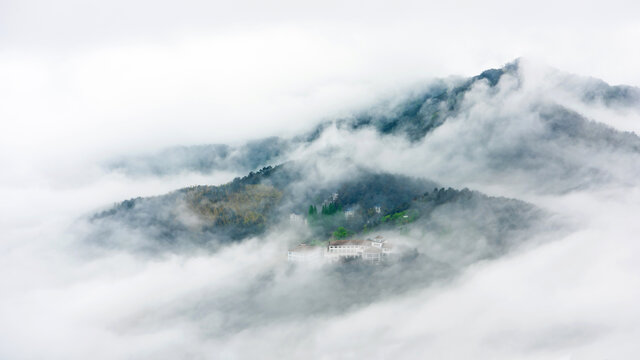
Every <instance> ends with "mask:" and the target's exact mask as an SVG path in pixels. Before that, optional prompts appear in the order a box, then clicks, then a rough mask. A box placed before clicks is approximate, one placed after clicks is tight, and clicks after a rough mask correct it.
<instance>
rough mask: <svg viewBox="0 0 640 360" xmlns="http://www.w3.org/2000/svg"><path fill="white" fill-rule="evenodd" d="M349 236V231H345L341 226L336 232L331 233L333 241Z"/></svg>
mask: <svg viewBox="0 0 640 360" xmlns="http://www.w3.org/2000/svg"><path fill="white" fill-rule="evenodd" d="M349 235H350V232H349V230H347V229H345V228H344V227H343V226H340V227H339V228H338V230H336V231H334V232H333V237H334V238H335V239H338V240H339V239H344V238H346V237H348V236H349Z"/></svg>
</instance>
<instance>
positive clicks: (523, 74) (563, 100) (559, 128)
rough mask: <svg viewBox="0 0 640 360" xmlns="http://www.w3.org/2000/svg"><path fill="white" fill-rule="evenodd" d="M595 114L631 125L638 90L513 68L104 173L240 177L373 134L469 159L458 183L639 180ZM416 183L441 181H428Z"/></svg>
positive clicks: (543, 187)
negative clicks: (284, 132)
mask: <svg viewBox="0 0 640 360" xmlns="http://www.w3.org/2000/svg"><path fill="white" fill-rule="evenodd" d="M594 109H595V110H598V109H604V110H606V111H609V112H612V113H614V114H619V113H632V114H636V116H637V115H638V114H640V89H638V88H635V87H630V86H611V85H609V84H607V83H605V82H603V81H600V80H597V79H593V78H585V77H580V76H575V75H571V74H567V73H563V72H560V71H557V70H554V69H545V70H544V71H542V72H540V71H538V72H536V71H533V70H531V69H530V67H528V65H527V63H526V62H525V61H522V60H516V61H514V62H512V63H509V64H507V65H505V66H504V67H502V68H497V69H489V70H486V71H484V72H482V73H481V74H479V75H477V76H474V77H471V78H467V79H459V78H450V79H442V80H435V81H432V82H430V83H427V84H425V85H424V86H423V87H422V88H419V89H418V90H414V91H412V92H410V93H408V94H406V95H403V96H399V97H396V98H394V99H389V101H384V102H382V103H380V104H379V105H377V106H374V107H373V108H370V109H364V110H360V111H356V112H354V114H353V115H352V116H349V117H345V118H341V119H336V120H334V121H329V122H323V123H321V124H319V125H318V126H317V127H316V128H315V129H313V130H312V131H310V132H309V133H306V134H300V135H298V136H296V137H293V138H288V139H283V138H277V137H274V138H266V139H262V140H255V141H251V142H248V143H246V144H243V145H238V146H228V145H203V146H193V147H180V148H171V149H167V150H164V151H162V152H160V153H157V154H150V155H146V156H139V157H133V158H129V159H119V160H114V161H112V162H110V163H109V164H108V165H107V167H108V168H109V169H111V170H114V169H115V170H118V171H122V172H125V173H126V174H129V175H132V176H137V175H145V174H146V175H154V174H155V175H171V174H175V173H179V172H184V171H196V172H202V173H209V172H211V171H221V170H222V171H235V172H237V173H239V174H242V173H247V172H249V171H255V170H257V169H260V168H262V167H264V166H275V165H277V164H280V163H284V162H287V161H289V160H291V159H293V158H295V156H294V154H297V153H299V152H301V151H303V152H304V151H310V149H312V150H311V151H315V152H317V153H323V154H324V156H332V153H335V152H336V151H338V152H339V151H340V149H339V148H338V149H336V148H335V147H334V148H331V147H327V146H326V145H324V139H325V138H326V136H327V134H330V133H332V132H334V131H338V132H339V134H341V135H340V136H343V135H344V136H346V135H347V134H355V136H356V137H357V136H358V135H357V134H359V133H361V132H366V131H371V130H373V131H375V132H376V133H377V134H378V136H379V138H380V140H379V141H380V142H381V144H382V143H384V140H383V139H385V138H390V139H398V138H401V139H407V140H408V141H409V142H410V143H411V144H412V146H413V147H416V148H418V147H422V148H424V152H428V151H437V152H439V153H440V154H441V155H444V156H445V157H462V158H465V159H468V161H469V163H468V164H465V165H464V166H459V167H458V168H457V169H455V171H456V177H455V178H456V179H457V178H462V177H475V176H476V175H475V174H482V173H487V170H488V171H490V172H491V174H493V173H495V172H498V173H500V174H502V176H504V177H505V178H506V179H508V178H514V180H513V181H511V182H513V183H521V184H522V186H526V187H529V188H538V189H540V191H551V192H556V193H564V192H569V191H573V190H578V189H582V188H584V187H588V186H590V187H593V186H599V185H601V184H605V183H609V182H612V181H613V182H620V183H627V182H629V181H630V179H631V178H635V177H636V176H640V174H638V173H637V172H631V173H630V172H627V171H620V168H621V167H624V166H625V164H627V163H629V162H632V161H633V160H632V158H633V157H635V156H636V155H637V154H638V151H639V149H640V138H639V137H638V136H637V135H636V134H635V133H632V132H624V131H620V130H617V129H615V128H613V127H611V126H609V125H607V124H604V123H602V122H601V121H599V120H600V119H598V118H592V116H593V115H592V114H596V115H598V116H602V115H599V114H600V113H599V112H598V111H600V110H598V111H594ZM604 110H603V111H604ZM454 128H455V129H454ZM448 129H452V130H448ZM444 137H448V138H444ZM345 141H349V140H345ZM393 141H395V140H393ZM436 143H437V145H436ZM381 146H385V145H381ZM436 146H437V148H436ZM369 166H371V167H373V168H375V165H369ZM477 167H478V168H477ZM538 174H543V175H544V178H545V179H551V180H552V181H547V180H542V177H541V176H537V175H538ZM443 175H446V174H443ZM534 175H535V176H534ZM422 176H423V177H427V178H433V177H438V178H440V177H441V176H440V174H436V173H433V172H431V173H425V174H424V175H422ZM481 176H482V175H481ZM492 176H493V175H492ZM516 178H517V179H516ZM522 179H524V181H521V180H522Z"/></svg>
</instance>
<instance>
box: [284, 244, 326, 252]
mask: <svg viewBox="0 0 640 360" xmlns="http://www.w3.org/2000/svg"><path fill="white" fill-rule="evenodd" d="M320 249H322V248H321V247H320V246H314V245H307V244H299V245H298V246H296V247H294V248H293V249H289V251H290V252H309V251H318V250H320Z"/></svg>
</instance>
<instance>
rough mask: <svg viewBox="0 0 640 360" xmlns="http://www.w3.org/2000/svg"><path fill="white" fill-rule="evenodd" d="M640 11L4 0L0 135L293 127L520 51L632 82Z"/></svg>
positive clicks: (152, 143) (157, 142) (628, 7)
mask: <svg viewBox="0 0 640 360" xmlns="http://www.w3.org/2000/svg"><path fill="white" fill-rule="evenodd" d="M638 13H640V4H639V3H638V2H637V1H620V0H613V1H600V2H595V1H591V2H589V1H560V2H559V1H535V2H534V1H529V2H526V3H525V2H511V1H483V2H478V1H452V2H448V1H437V2H426V1H393V2H384V1H366V2H364V1H362V2H358V1H317V2H315V1H314V2H308V1H305V2H299V1H270V2H264V1H247V0H241V1H233V2H222V1H193V0H192V1H181V2H169V1H121V0H115V1H70V0H62V1H56V2H51V1H13V0H5V1H2V2H1V3H0V44H1V46H0V101H1V102H2V104H3V106H2V109H0V117H2V119H3V120H2V125H0V126H2V128H1V130H2V131H1V134H0V143H1V144H2V145H0V146H1V147H2V150H3V152H7V151H11V152H14V151H20V152H23V153H32V152H34V151H35V152H40V150H42V149H47V150H48V151H52V149H53V148H55V151H57V152H63V153H64V154H66V155H67V156H70V155H71V154H74V153H77V150H78V149H83V153H84V154H88V153H91V154H92V155H99V154H104V152H105V151H108V152H112V151H116V150H120V151H125V152H126V151H132V150H135V151H139V150H141V149H149V148H158V147H163V146H167V145H175V144H192V143H209V142H229V141H238V140H242V139H246V138H256V137H261V136H263V135H272V134H281V133H283V132H286V131H287V130H289V131H290V132H295V131H298V130H300V129H304V128H307V127H308V126H309V124H310V123H312V122H315V121H318V120H321V119H323V118H327V117H332V116H334V115H335V114H339V113H342V112H345V111H349V110H352V109H354V108H357V107H359V106H362V105H366V104H368V103H370V102H371V101H373V100H374V99H376V98H377V97H379V96H385V95H388V94H390V93H391V94H392V93H394V92H396V91H399V90H401V89H403V88H404V87H406V86H411V85H412V84H415V83H417V82H418V83H419V82H421V81H424V80H425V79H428V78H432V77H443V76H448V75H464V76H469V75H474V74H477V73H479V72H480V71H482V70H484V69H487V68H490V67H499V66H502V65H503V64H504V63H506V62H509V61H511V60H513V59H515V58H517V57H520V56H524V57H528V58H531V59H534V60H537V61H540V62H543V63H546V64H548V65H551V66H554V67H557V68H560V69H562V70H565V71H569V72H574V73H578V74H582V75H589V76H594V77H599V78H602V79H604V80H605V81H608V82H610V83H614V84H618V83H625V84H631V85H640V70H638V67H637V64H638V63H640V48H639V47H638V46H637V45H636V44H638V43H640V22H639V21H638V16H637V14H638ZM31 156H35V155H31ZM36 157H40V156H36ZM5 160H6V159H5Z"/></svg>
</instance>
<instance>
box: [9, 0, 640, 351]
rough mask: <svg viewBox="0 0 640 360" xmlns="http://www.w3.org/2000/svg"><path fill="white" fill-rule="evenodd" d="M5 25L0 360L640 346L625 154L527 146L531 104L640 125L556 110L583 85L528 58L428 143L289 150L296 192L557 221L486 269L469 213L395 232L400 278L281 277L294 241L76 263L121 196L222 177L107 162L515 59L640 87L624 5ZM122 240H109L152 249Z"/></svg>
mask: <svg viewBox="0 0 640 360" xmlns="http://www.w3.org/2000/svg"><path fill="white" fill-rule="evenodd" d="M1 6H2V7H3V10H6V11H0V13H2V15H1V16H2V21H0V23H2V24H3V25H2V28H3V31H2V34H3V35H1V36H0V41H2V43H3V44H5V45H6V46H3V50H2V51H1V52H0V80H2V81H1V82H0V83H1V85H0V101H1V102H2V104H3V106H2V109H1V110H0V117H1V118H2V119H3V121H2V122H1V123H0V166H1V167H2V169H3V171H1V172H0V196H1V197H2V199H3V202H2V203H0V239H2V241H1V242H0V288H1V289H2V294H3V296H2V298H1V299H0V357H1V358H12V359H13V358H42V357H46V358H52V359H58V358H59V359H74V358H87V357H92V358H104V359H114V358H160V359H162V358H167V359H170V358H203V359H206V358H247V357H280V358H300V357H310V358H356V357H357V358H360V357H365V356H368V357H372V358H388V357H396V358H415V356H416V354H429V355H431V356H432V357H436V358H438V357H440V358H442V357H447V358H469V357H476V358H493V359H512V358H524V359H540V358H602V357H612V358H633V357H634V356H635V354H636V353H637V345H635V339H637V337H638V332H639V326H640V317H639V313H638V311H637V310H636V308H637V306H636V304H637V303H638V300H639V298H640V296H639V295H640V291H639V289H640V286H639V285H640V284H638V281H637V279H636V278H637V276H636V274H637V273H638V268H637V266H636V265H635V262H634V259H633V254H635V253H637V251H638V246H637V244H636V243H637V242H636V234H638V233H639V230H640V229H638V226H637V225H636V223H637V222H636V221H635V215H636V214H638V213H639V212H640V209H639V208H638V205H637V204H638V203H640V202H639V200H640V198H639V197H638V196H639V195H640V190H639V188H638V182H637V179H638V176H637V175H638V169H637V166H636V163H637V152H634V151H630V150H628V148H627V149H625V148H624V145H625V144H621V143H616V144H613V145H612V144H608V145H607V146H601V145H602V144H600V145H598V146H591V145H590V143H589V142H585V141H583V140H581V139H572V138H570V137H566V136H565V137H562V136H561V137H559V138H546V137H545V136H547V135H549V132H548V128H547V127H546V126H547V125H548V124H549V121H550V120H548V119H547V120H545V118H544V117H541V116H540V112H539V108H536V107H535V106H532V104H533V103H544V102H545V101H550V100H553V101H555V102H557V103H558V104H560V105H562V106H565V107H566V108H567V109H569V110H571V111H573V112H575V113H578V114H582V115H585V116H586V117H587V118H589V119H594V120H597V121H598V122H601V123H605V124H608V125H611V126H613V127H614V128H616V129H619V130H624V131H636V132H637V131H638V128H637V121H636V120H637V117H638V113H637V111H636V110H635V109H633V108H623V107H619V106H605V105H604V104H601V103H598V102H595V103H585V102H584V101H582V100H581V99H579V98H578V97H577V96H576V95H575V90H576V89H577V90H580V89H581V87H582V86H583V85H582V84H580V83H579V82H578V83H577V84H576V85H575V88H574V87H571V88H569V89H567V88H563V87H562V86H560V85H562V84H563V82H562V79H564V78H563V77H562V76H559V75H558V74H557V73H555V72H554V71H549V70H546V69H545V68H543V67H536V66H535V64H525V65H523V68H522V71H523V72H522V73H521V74H520V75H521V76H522V80H523V81H522V82H519V80H518V79H515V78H513V77H509V76H506V77H504V78H503V79H502V80H501V82H500V83H499V85H498V87H497V88H491V87H489V86H488V85H487V84H485V83H479V84H477V85H476V86H475V87H474V88H473V89H472V90H471V92H470V93H469V94H468V95H467V96H466V97H465V100H464V102H463V109H464V111H462V112H461V113H460V114H459V115H458V116H456V117H454V118H451V119H449V120H448V121H447V122H446V123H445V124H444V125H442V126H441V127H440V128H437V129H436V130H435V131H433V132H432V133H430V134H428V135H427V136H426V138H425V139H424V140H421V141H418V142H411V141H408V140H407V139H405V138H404V137H401V136H396V135H389V136H381V135H379V134H378V133H376V132H374V131H372V130H369V129H364V130H359V131H348V130H346V129H344V128H341V127H338V126H331V127H329V128H328V129H327V130H326V131H325V132H323V133H322V135H321V136H320V138H319V139H318V140H317V141H315V142H313V143H312V144H310V145H302V146H299V147H298V148H296V149H294V150H293V151H292V152H291V153H290V154H288V156H289V159H293V160H302V161H304V160H307V161H309V164H313V166H310V169H309V170H310V172H311V180H310V181H309V182H308V183H305V185H307V184H312V185H321V184H326V183H327V182H330V181H332V180H336V179H340V178H343V177H348V176H349V174H350V172H351V171H353V170H354V169H359V168H361V167H364V168H373V169H378V170H384V171H388V172H392V173H397V174H405V175H409V176H419V177H427V178H430V179H432V180H435V181H438V182H439V183H442V184H443V185H446V186H455V187H458V188H463V187H470V188H472V189H477V190H481V191H483V192H485V193H488V194H490V195H495V196H508V197H514V198H518V199H523V200H526V201H529V202H531V203H533V204H535V205H536V206H539V207H541V208H543V209H544V210H547V211H549V212H550V213H552V214H554V219H553V220H555V221H557V222H560V223H561V224H562V225H563V226H562V227H561V228H560V230H561V231H556V230H558V229H555V228H554V229H544V230H551V231H547V232H545V231H541V230H540V229H538V228H534V229H529V230H530V231H525V233H524V234H521V235H522V237H523V239H524V238H526V239H527V241H526V242H525V243H524V244H523V245H522V246H521V247H518V248H516V249H515V250H514V251H513V252H510V253H508V254H507V255H505V256H500V257H497V258H496V257H494V258H492V259H488V258H485V257H479V256H478V254H484V253H483V251H484V250H486V248H483V244H484V241H485V240H486V239H484V238H482V237H473V238H472V237H471V236H470V234H469V233H468V232H467V230H468V229H466V228H464V226H463V225H465V223H466V222H465V220H469V221H478V222H479V223H480V224H484V222H483V221H487V223H488V224H492V223H491V221H492V219H491V217H490V216H486V214H485V213H483V210H484V209H479V210H477V211H471V212H465V211H464V209H462V210H460V209H442V210H441V211H440V212H438V213H436V214H435V215H434V218H435V219H436V220H434V221H436V222H437V223H439V224H442V223H447V224H449V225H451V226H452V227H453V228H454V229H458V230H457V231H458V232H455V231H454V235H456V236H450V237H440V236H437V234H435V233H434V232H433V231H431V232H429V231H426V232H424V233H420V232H413V233H411V232H410V233H409V234H404V235H401V234H393V233H391V234H389V236H397V239H398V242H400V243H402V242H405V243H406V244H407V246H408V247H416V248H417V249H418V250H419V256H424V257H419V260H420V261H416V260H415V259H414V260H412V259H413V258H411V253H410V252H408V253H407V254H406V255H407V257H406V258H405V260H404V261H407V262H410V261H415V263H412V264H414V266H415V267H413V270H414V271H407V269H408V268H407V267H404V266H402V265H401V262H398V263H393V264H391V265H390V266H389V268H385V269H382V270H379V271H378V272H376V274H377V275H378V278H375V277H373V279H372V278H371V277H370V276H368V274H363V273H362V269H360V270H359V271H358V270H357V269H356V270H353V272H352V273H348V272H341V271H340V270H336V269H333V268H322V269H319V270H318V269H305V268H298V269H292V268H290V267H288V266H287V265H286V263H285V262H284V256H285V249H286V248H287V246H288V245H289V244H290V243H295V242H296V240H297V239H298V238H299V236H300V233H298V232H296V230H295V229H287V230H282V232H272V233H268V234H266V235H264V236H262V237H259V238H253V239H249V240H247V241H245V242H242V243H239V244H235V245H232V246H229V247H225V248H222V249H218V251H216V252H208V251H195V252H192V253H188V254H180V253H177V254H176V253H174V254H161V255H159V256H146V257H145V256H141V255H140V254H133V253H129V252H127V251H124V250H123V249H120V248H117V247H116V248H115V249H111V251H104V250H103V249H100V248H96V247H91V246H88V245H86V243H85V242H84V241H85V240H86V236H87V234H90V233H91V230H93V228H92V227H91V225H89V224H86V223H84V222H83V221H82V218H83V217H85V216H86V215H87V214H91V213H93V212H94V211H97V210H100V209H104V208H105V207H107V206H109V205H110V204H112V203H114V202H116V201H120V200H123V199H126V198H131V197H135V196H152V195H159V194H163V193H166V192H168V191H171V190H173V189H176V188H180V187H183V186H188V185H194V184H205V183H206V184H221V183H224V182H226V181H229V180H230V179H232V178H233V177H234V176H238V175H241V173H240V172H238V171H237V169H235V168H233V167H230V168H229V169H225V170H224V171H213V172H212V173H207V174H202V173H198V172H190V171H183V172H177V173H170V174H168V175H166V176H164V177H161V178H156V177H152V176H151V177H139V176H130V175H131V174H126V173H124V174H123V173H119V172H112V171H111V170H112V169H105V167H104V166H103V165H104V163H105V162H109V161H111V160H112V159H114V158H130V157H131V158H134V159H140V156H139V155H140V154H148V153H157V152H158V151H160V149H164V148H165V147H167V146H173V145H194V144H208V143H231V144H232V145H238V144H242V143H244V142H245V141H247V140H250V139H256V138H262V137H265V136H273V135H282V136H285V137H286V136H290V135H295V134H298V133H300V132H303V131H306V130H309V129H312V128H313V126H314V125H315V124H317V123H319V122H320V121H323V120H326V119H334V118H348V117H349V116H350V115H352V114H353V113H357V112H358V110H361V109H367V108H369V106H370V105H372V104H375V103H378V101H379V100H380V99H389V98H391V99H394V98H395V97H396V96H398V97H402V94H404V93H406V92H407V91H408V90H415V89H416V88H418V89H420V88H421V86H422V84H423V83H424V82H426V81H427V80H428V79H430V78H433V77H440V76H448V75H449V74H461V75H473V74H476V73H478V72H480V71H481V70H484V69H485V68H488V67H495V66H497V65H499V64H502V63H505V62H506V61H510V60H512V59H514V58H516V57H518V56H521V55H525V56H529V57H531V58H534V59H536V60H538V61H541V62H543V63H550V64H554V65H555V66H557V67H558V68H561V69H567V70H570V71H572V72H575V73H579V74H588V75H593V76H596V77H600V78H603V79H605V80H607V81H608V82H611V83H628V84H631V85H638V84H640V77H639V74H638V72H637V65H636V64H637V63H638V61H639V60H640V59H639V57H640V53H638V51H636V50H633V48H631V47H629V44H635V43H637V42H638V40H639V36H640V32H639V31H638V26H637V23H636V22H635V21H636V20H635V18H634V17H633V15H634V14H635V13H637V11H634V10H637V9H636V8H637V4H636V3H630V2H625V1H613V2H608V3H607V4H596V3H591V4H589V3H587V4H585V3H584V2H581V3H579V4H578V3H572V2H568V3H563V4H554V5H553V6H551V4H545V3H539V2H538V3H536V4H534V3H530V4H519V5H518V7H517V8H516V6H515V5H513V4H511V3H506V2H499V1H493V2H490V3H488V4H487V3H483V4H476V3H471V2H463V3H457V4H455V5H449V4H424V3H417V2H408V1H407V2H401V3H399V4H397V5H394V6H393V7H392V8H391V7H389V5H387V4H383V3H380V2H373V3H367V4H366V5H365V4H361V3H357V2H354V3H351V2H348V3H343V2H341V3H340V4H338V3H335V2H329V3H326V2H324V3H323V4H311V5H304V6H302V5H300V4H298V3H292V2H278V3H277V4H276V5H274V4H269V5H265V4H262V3H257V2H250V1H247V2H241V3H239V4H237V5H234V6H233V7H231V6H227V5H224V4H222V3H206V4H204V3H200V2H196V1H193V2H189V3H188V4H187V5H183V6H180V7H176V6H173V5H172V4H169V3H162V2H161V3H153V4H151V3H146V2H134V3H130V2H128V3H127V4H124V3H122V2H118V1H116V2H109V3H104V4H97V3H93V4H92V3H83V4H78V3H75V2H62V3H60V2H58V3H56V4H55V5H51V4H48V3H47V4H45V3H44V2H11V1H9V2H4V3H3V4H2V5H1ZM550 8H552V9H553V11H549V9H550ZM337 9H339V10H340V11H337ZM114 19H118V21H114ZM572 84H573V83H572ZM391 103H393V101H391ZM589 129H592V128H589ZM598 129H601V128H598ZM604 133H605V134H606V132H604ZM590 134H591V135H593V134H592V133H590ZM532 139H533V140H539V141H540V142H539V143H535V142H532ZM523 150H524V151H523ZM532 154H533V155H532ZM522 155H525V156H522ZM530 155H531V157H527V156H530ZM143 157H144V156H143ZM283 160H286V159H283ZM592 169H594V171H593V172H590V170H592ZM326 174H330V176H325V175H326ZM242 175H243V174H242ZM578 180H579V181H578ZM576 182H579V183H580V184H581V185H583V186H577V187H573V186H572V185H575V184H576ZM429 190H430V189H429ZM454 215H455V216H456V218H455V219H453V220H452V219H451V217H452V216H454ZM191 220H192V219H191V218H187V219H186V220H185V221H186V222H190V221H191ZM116 230H118V231H120V232H119V233H118V236H119V240H121V241H122V242H124V243H136V242H141V243H142V242H144V241H148V240H150V239H148V238H147V236H148V234H146V233H145V232H144V231H139V232H136V231H129V230H128V229H124V228H122V229H116ZM443 239H446V240H447V242H443V241H442V240H443ZM466 239H472V240H474V241H475V242H473V246H469V248H466V247H465V245H466V244H467V243H466V242H462V240H466ZM456 241H457V242H456ZM456 246H459V247H456ZM465 251H466V252H465ZM461 252H462V253H463V254H461ZM466 256H468V257H466ZM479 259H481V261H477V260H479ZM445 260H446V261H445ZM375 281H379V282H378V283H376V282H375ZM337 294H342V295H344V296H343V297H338V296H337ZM356 300H357V301H356ZM349 301H353V303H350V302H349Z"/></svg>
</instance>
